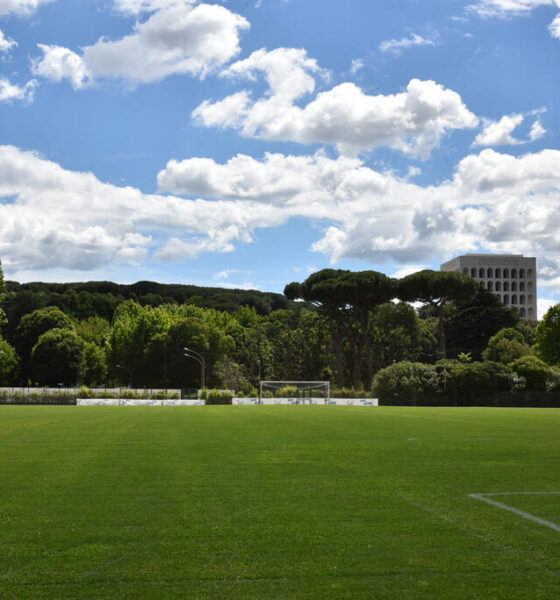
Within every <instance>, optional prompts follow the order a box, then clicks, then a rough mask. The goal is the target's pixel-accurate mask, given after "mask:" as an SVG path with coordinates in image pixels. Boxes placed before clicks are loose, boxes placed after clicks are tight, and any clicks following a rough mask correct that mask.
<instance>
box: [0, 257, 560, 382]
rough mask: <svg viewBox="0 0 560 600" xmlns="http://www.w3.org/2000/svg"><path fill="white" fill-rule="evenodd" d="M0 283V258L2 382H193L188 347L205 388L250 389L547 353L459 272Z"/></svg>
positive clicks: (531, 331) (528, 327)
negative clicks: (270, 282)
mask: <svg viewBox="0 0 560 600" xmlns="http://www.w3.org/2000/svg"><path fill="white" fill-rule="evenodd" d="M2 284H3V282H2V278H1V269H0V290H1V291H0V301H1V304H0V306H2V307H3V308H4V311H3V312H1V313H0V328H1V331H2V337H1V338H0V384H3V385H10V384H20V385H29V384H31V385H48V386H56V385H59V384H64V385H75V384H85V385H88V386H96V385H105V384H109V385H129V384H130V385H131V386H133V387H150V388H153V387H157V388H194V387H199V386H200V385H201V380H202V376H203V373H202V370H203V369H202V365H201V362H200V360H197V359H196V358H193V355H194V356H195V357H196V356H200V357H203V359H204V374H205V378H206V385H207V386H208V387H217V388H227V389H232V390H235V391H236V392H242V393H251V391H252V390H254V388H255V386H256V385H257V384H258V381H259V380H261V379H276V380H329V381H331V383H332V385H333V387H338V388H354V389H356V390H357V389H362V390H370V389H371V387H372V384H373V382H374V377H375V375H376V374H379V373H380V372H381V371H382V370H383V369H386V368H388V367H392V366H393V365H396V364H399V363H401V362H403V361H406V363H407V364H409V363H410V364H423V365H434V368H435V366H437V364H439V363H438V361H441V360H442V359H446V358H449V359H455V360H461V361H463V362H471V361H472V362H474V363H478V362H479V361H483V360H486V361H492V362H494V363H499V362H500V360H503V361H507V364H509V363H511V362H512V361H514V360H517V359H518V358H520V357H522V356H530V357H531V359H533V358H534V359H535V360H541V358H542V356H541V354H539V352H541V350H538V345H537V346H536V345H535V343H536V341H538V340H536V337H535V335H536V333H535V324H530V323H527V322H520V321H519V316H518V314H517V312H516V311H515V310H514V309H511V308H506V307H505V306H503V305H502V304H501V303H500V302H499V300H498V299H497V298H496V296H494V295H493V294H492V293H490V292H488V291H486V290H484V289H483V288H480V287H479V286H478V285H477V284H476V282H475V281H474V280H472V279H471V278H469V277H465V276H463V275H462V274H458V273H440V272H434V271H423V272H420V273H416V274H414V275H411V276H408V277H405V278H403V279H401V280H398V281H397V280H394V279H390V278H388V277H386V276H384V275H383V274H381V273H376V272H374V271H363V272H359V273H354V272H350V271H342V270H332V269H325V270H323V271H319V272H318V273H314V274H313V275H311V276H310V277H308V278H307V279H306V280H305V281H303V282H301V283H298V282H294V283H292V284H289V285H288V286H286V290H285V294H286V295H285V296H284V295H281V294H264V293H260V292H246V291H244V290H223V289H218V288H216V289H214V288H199V287H196V286H182V285H164V284H157V283H152V282H139V283H137V284H134V285H130V286H125V285H119V284H113V283H110V282H89V283H72V284H44V283H34V284H16V283H13V282H8V283H7V285H6V286H2ZM189 294H190V295H189ZM404 300H407V301H408V302H405V301H404ZM412 301H418V302H419V303H420V304H421V308H420V309H418V310H417V309H415V308H414V307H413V306H412V305H411V304H410V303H409V302H412ZM504 328H505V329H509V330H512V331H514V332H515V335H516V336H518V337H517V339H516V340H513V339H512V340H509V338H508V339H506V341H505V342H504V341H503V340H502V341H501V342H500V344H501V345H500V348H501V347H502V346H503V345H504V344H505V345H506V346H508V349H507V351H506V352H502V350H500V352H502V354H503V356H505V357H506V358H501V359H500V360H496V358H495V357H494V356H493V357H490V356H488V354H487V353H488V352H489V350H488V348H489V344H490V341H491V339H492V338H493V336H495V335H496V334H498V333H499V332H500V331H502V330H504ZM508 335H510V336H511V334H508ZM500 339H501V338H500ZM494 343H495V341H494ZM508 344H509V345H508ZM515 344H517V346H516V345H515ZM514 346H515V347H514ZM541 346H542V343H541ZM185 348H188V349H189V351H190V352H189V353H190V354H191V356H185ZM512 348H513V349H512ZM508 352H509V354H508ZM457 357H459V359H457ZM510 359H511V360H510ZM552 360H553V361H554V360H556V359H555V358H553V359H552ZM556 362H558V360H556ZM551 364H552V363H551ZM438 368H439V367H438ZM508 368H509V367H508ZM449 369H451V367H449ZM427 389H428V388H427Z"/></svg>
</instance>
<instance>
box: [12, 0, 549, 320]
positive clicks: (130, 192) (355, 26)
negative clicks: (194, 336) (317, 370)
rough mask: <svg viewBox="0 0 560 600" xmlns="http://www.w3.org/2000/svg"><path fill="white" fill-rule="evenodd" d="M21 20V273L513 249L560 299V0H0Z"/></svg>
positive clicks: (72, 274)
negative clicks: (532, 262)
mask: <svg viewBox="0 0 560 600" xmlns="http://www.w3.org/2000/svg"><path fill="white" fill-rule="evenodd" d="M0 31H1V34H0V258H1V259H2V262H3V267H4V271H5V275H6V277H7V278H11V279H15V280H18V281H30V280H44V281H72V280H94V279H110V280H114V281H120V282H134V281H137V280H140V279H152V280H158V281H162V282H180V283H194V284H198V285H219V286H231V287H253V288H257V289H261V290H263V291H279V292H281V291H282V290H283V288H284V285H285V284H286V283H288V282H290V281H292V280H302V279H304V278H305V277H307V275H308V274H309V273H310V272H312V271H313V270H316V269H321V268H324V267H327V266H331V265H335V266H336V267H338V268H349V269H355V270H359V269H377V270H380V271H383V272H385V273H387V274H389V275H396V276H400V275H402V274H405V273H409V272H411V271H414V270H416V269H418V268H422V267H431V268H438V267H439V264H440V263H442V262H444V261H446V260H448V259H449V258H451V257H452V256H455V255H458V254H463V253H467V252H507V253H523V254H525V255H528V256H536V257H537V260H538V265H539V284H540V285H539V295H540V298H541V306H540V309H541V312H542V311H543V310H544V309H545V308H546V307H547V306H549V305H550V304H551V303H553V302H558V301H560V296H559V290H560V236H559V235H558V233H557V232H558V229H559V225H560V211H559V208H560V134H559V131H558V124H559V123H560V103H559V100H558V98H559V97H560V94H559V92H560V77H559V71H558V65H559V64H560V0H469V1H465V0H392V1H391V2H381V1H374V0H348V2H339V1H335V0H229V1H225V0H224V1H222V2H219V1H214V2H212V1H210V0H206V1H197V0H79V1H78V0H0Z"/></svg>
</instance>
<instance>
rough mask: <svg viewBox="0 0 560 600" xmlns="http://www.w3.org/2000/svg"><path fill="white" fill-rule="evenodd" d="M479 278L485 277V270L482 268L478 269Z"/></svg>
mask: <svg viewBox="0 0 560 600" xmlns="http://www.w3.org/2000/svg"><path fill="white" fill-rule="evenodd" d="M478 276H479V277H480V278H483V277H484V269H482V268H481V269H478Z"/></svg>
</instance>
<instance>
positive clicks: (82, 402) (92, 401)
mask: <svg viewBox="0 0 560 600" xmlns="http://www.w3.org/2000/svg"><path fill="white" fill-rule="evenodd" d="M76 404H77V405H78V406H204V400H139V399H136V398H134V399H129V398H78V400H77V401H76Z"/></svg>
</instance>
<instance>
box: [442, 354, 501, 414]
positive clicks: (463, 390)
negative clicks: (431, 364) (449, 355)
mask: <svg viewBox="0 0 560 600" xmlns="http://www.w3.org/2000/svg"><path fill="white" fill-rule="evenodd" d="M436 370H437V373H438V378H439V389H438V392H439V394H441V395H442V396H443V397H445V398H448V399H449V400H451V402H452V403H453V404H459V405H461V406H469V405H475V404H478V403H480V399H481V398H484V397H485V396H490V395H492V394H494V393H496V392H507V391H510V390H511V389H512V386H513V373H512V372H511V370H510V369H509V368H508V367H506V366H505V365H502V364H500V363H497V362H492V361H484V362H473V363H463V362H460V361H458V360H440V361H438V362H437V363H436ZM442 400H443V399H442ZM449 400H448V401H447V403H449Z"/></svg>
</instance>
